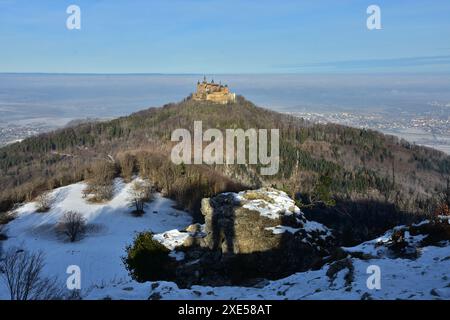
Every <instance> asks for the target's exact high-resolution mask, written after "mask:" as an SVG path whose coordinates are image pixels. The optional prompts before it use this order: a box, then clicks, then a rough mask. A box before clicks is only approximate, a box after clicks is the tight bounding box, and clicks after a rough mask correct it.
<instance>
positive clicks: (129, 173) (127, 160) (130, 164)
mask: <svg viewBox="0 0 450 320" xmlns="http://www.w3.org/2000/svg"><path fill="white" fill-rule="evenodd" d="M118 159H119V166H120V173H121V175H122V178H124V180H125V181H130V180H131V178H132V177H133V173H134V172H135V170H136V157H135V156H133V155H131V154H129V153H125V154H123V155H120V156H118Z"/></svg>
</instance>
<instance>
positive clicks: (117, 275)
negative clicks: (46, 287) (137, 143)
mask: <svg viewBox="0 0 450 320" xmlns="http://www.w3.org/2000/svg"><path fill="white" fill-rule="evenodd" d="M85 187H86V186H85V184H84V183H77V184H73V185H69V186H67V187H62V188H59V189H56V190H54V191H53V192H52V196H53V197H54V199H55V203H54V206H53V208H52V209H51V211H49V212H47V213H36V212H35V210H36V205H35V203H33V202H32V203H27V204H25V205H23V206H22V207H20V208H19V209H18V210H17V218H16V219H15V220H13V221H12V222H10V223H9V224H7V225H6V229H5V231H6V234H7V235H8V237H9V239H8V240H7V241H3V242H2V243H3V249H4V250H7V249H8V248H10V247H20V248H26V249H27V250H29V251H39V250H42V251H43V252H44V253H45V262H46V266H45V273H46V274H47V275H49V276H56V277H58V278H59V279H60V280H61V281H64V282H65V280H66V279H67V277H68V275H67V274H66V269H67V267H68V266H70V265H77V266H79V267H80V268H81V272H82V278H81V279H82V288H84V289H88V288H90V287H92V286H94V285H99V284H102V286H103V284H109V283H114V282H128V281H130V280H131V279H130V277H129V275H128V272H127V270H126V269H125V267H124V265H123V263H122V261H121V257H122V256H124V254H125V247H126V246H127V245H129V244H131V243H132V241H133V238H134V236H135V235H136V233H138V232H142V231H152V232H154V233H163V232H166V231H167V230H175V229H182V228H185V227H186V226H188V225H189V224H191V223H192V219H191V217H190V215H189V214H188V213H186V212H183V211H179V210H176V209H174V208H173V206H174V202H172V201H171V200H169V199H166V198H163V197H161V196H160V195H156V199H155V200H154V201H153V202H152V203H150V204H149V205H148V207H147V208H146V209H145V211H146V213H145V214H144V215H143V216H142V217H135V216H133V215H132V214H131V211H132V209H131V208H129V207H128V204H127V199H128V191H129V189H130V187H131V184H125V183H123V182H122V181H121V180H120V179H117V180H116V181H115V196H114V198H113V199H112V200H111V201H109V202H107V203H103V204H91V203H88V202H86V201H85V199H83V197H82V191H83V189H84V188H85ZM70 210H73V211H77V212H79V213H81V214H82V215H83V216H84V217H85V218H86V220H87V222H88V224H89V225H91V229H92V231H91V232H89V233H88V234H87V235H86V237H85V238H83V239H82V240H81V241H79V242H75V243H69V242H66V241H64V240H63V239H59V238H58V237H57V235H56V233H55V231H54V225H55V223H57V221H58V220H59V219H60V218H61V217H62V215H63V214H64V213H65V212H66V211H70ZM164 244H166V243H164ZM167 244H168V245H169V243H167ZM171 248H172V246H171V245H170V248H169V249H171ZM2 286H4V284H3V281H0V299H5V298H7V291H6V288H5V287H2Z"/></svg>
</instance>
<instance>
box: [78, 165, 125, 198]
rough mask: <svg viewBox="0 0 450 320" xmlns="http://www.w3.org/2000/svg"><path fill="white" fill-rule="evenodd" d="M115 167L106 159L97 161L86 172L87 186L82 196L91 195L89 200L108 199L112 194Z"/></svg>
mask: <svg viewBox="0 0 450 320" xmlns="http://www.w3.org/2000/svg"><path fill="white" fill-rule="evenodd" d="M116 173H117V168H116V166H115V164H114V163H112V162H108V161H98V162H96V163H94V165H93V166H92V167H91V168H90V170H89V172H88V176H89V179H88V182H87V188H86V190H85V191H84V196H85V197H87V196H88V195H91V197H90V198H89V201H92V202H102V201H107V200H110V199H111V198H112V197H113V195H114V187H113V180H114V178H115V176H116Z"/></svg>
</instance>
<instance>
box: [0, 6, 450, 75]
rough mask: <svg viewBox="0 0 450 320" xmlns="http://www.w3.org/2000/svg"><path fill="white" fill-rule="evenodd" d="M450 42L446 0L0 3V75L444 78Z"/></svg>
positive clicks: (449, 11)
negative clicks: (76, 21)
mask: <svg viewBox="0 0 450 320" xmlns="http://www.w3.org/2000/svg"><path fill="white" fill-rule="evenodd" d="M72 4H75V5H78V6H79V7H80V9H81V29H80V30H69V29H67V27H66V20H67V18H68V17H69V14H67V13H66V9H67V7H68V6H69V5H72ZM373 4H375V5H378V6H379V7H380V9H381V26H382V29H381V30H368V28H367V26H366V20H367V18H368V17H369V15H368V14H367V12H366V11H367V8H368V6H370V5H373ZM449 40H450V1H448V0H433V1H429V0H395V1H392V0H382V1H376V0H369V1H365V0H339V1H336V0H316V1H307V0H302V1H300V0H297V1H294V0H277V1H274V0H220V1H218V0H71V1H66V0H39V1H29V0H28V1H27V0H0V72H3V73H9V72H18V73H21V72H44V73H174V74H191V73H192V74H252V73H256V74H261V73H263V74H264V73H266V74H272V73H300V74H302V73H305V74H307V73H422V72H423V73H448V72H450V41H449Z"/></svg>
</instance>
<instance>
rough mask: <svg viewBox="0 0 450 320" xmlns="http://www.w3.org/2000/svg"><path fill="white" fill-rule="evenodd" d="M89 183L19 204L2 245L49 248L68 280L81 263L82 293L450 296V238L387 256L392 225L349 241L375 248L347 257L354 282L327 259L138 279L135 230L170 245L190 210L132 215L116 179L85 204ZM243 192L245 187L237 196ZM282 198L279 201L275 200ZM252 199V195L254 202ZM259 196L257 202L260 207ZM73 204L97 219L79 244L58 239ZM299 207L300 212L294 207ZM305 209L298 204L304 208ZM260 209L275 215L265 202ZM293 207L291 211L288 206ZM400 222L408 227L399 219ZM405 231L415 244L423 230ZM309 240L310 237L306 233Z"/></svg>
mask: <svg viewBox="0 0 450 320" xmlns="http://www.w3.org/2000/svg"><path fill="white" fill-rule="evenodd" d="M84 188H85V184H84V183H78V184H73V185H70V186H67V187H63V188H59V189H56V190H54V191H53V192H52V194H53V196H54V197H55V204H54V206H53V208H52V209H51V211H50V212H48V213H36V212H35V209H36V205H35V203H27V204H25V205H23V206H21V207H20V208H19V209H18V210H17V218H16V219H15V220H13V221H12V222H10V223H9V224H8V225H6V234H7V235H8V237H9V238H8V240H6V241H3V242H2V244H3V246H4V249H8V248H10V247H21V248H25V249H27V250H31V251H37V250H42V251H44V252H45V258H46V267H45V270H44V271H45V273H46V275H48V276H57V277H58V278H59V279H60V280H61V281H63V282H65V280H66V279H67V276H68V275H67V274H66V268H67V267H68V266H69V265H78V266H80V268H81V270H82V297H83V298H84V299H105V298H111V299H148V298H149V297H155V298H161V299H177V300H180V299H212V300H216V299H240V300H252V299H255V300H261V299H313V300H318V299H319V300H320V299H332V300H338V299H361V298H362V297H364V296H369V297H370V298H373V299H450V244H448V243H447V245H446V246H442V247H433V246H429V247H424V248H421V252H420V255H419V257H418V258H417V259H415V260H411V259H401V258H395V259H393V258H389V257H388V255H387V252H386V251H387V248H386V244H387V243H388V241H389V240H390V236H391V234H392V232H393V230H390V231H388V232H386V233H385V234H384V235H382V236H381V237H379V238H377V239H374V240H371V241H367V242H364V243H362V244H360V245H358V246H355V247H351V248H343V249H344V250H345V251H347V252H349V253H354V252H362V253H365V254H368V255H370V256H371V257H372V258H371V259H369V260H362V259H359V258H349V259H350V260H351V262H352V264H353V267H354V270H353V279H354V280H353V281H352V282H351V284H350V285H347V283H346V275H347V273H348V272H349V270H348V269H346V268H344V269H342V270H341V271H339V272H338V273H337V274H336V277H335V278H334V279H333V280H332V281H331V279H329V278H328V276H327V275H326V273H327V271H328V269H329V267H330V266H329V265H325V266H323V267H322V268H321V269H319V270H314V271H306V272H301V273H296V274H293V275H291V276H289V277H286V278H284V279H280V280H275V281H268V282H267V284H266V285H265V286H262V287H260V286H259V287H258V288H256V287H236V286H234V287H232V286H230V287H209V286H193V287H192V288H190V289H180V288H178V286H177V285H176V284H175V283H172V282H164V281H158V282H147V283H137V282H135V281H133V280H132V279H131V278H130V277H129V275H128V273H127V271H126V269H125V267H124V266H123V264H122V261H121V257H122V256H123V255H124V253H125V247H126V245H128V244H131V242H132V240H133V238H134V236H135V234H136V233H137V232H141V231H149V230H151V231H153V232H154V233H156V235H155V238H156V239H157V240H158V241H160V242H161V243H162V244H163V245H165V246H166V247H168V248H169V249H170V250H174V249H175V248H176V246H178V245H180V244H182V243H183V242H184V241H185V240H186V238H187V237H188V236H189V235H192V234H191V233H188V232H182V231H180V230H184V229H185V228H186V227H187V226H188V225H190V224H191V223H192V219H191V217H190V216H189V214H187V213H186V212H183V211H179V210H176V209H174V207H173V206H174V203H173V202H172V201H171V200H169V199H165V198H163V197H161V196H160V195H157V197H156V199H155V200H154V201H153V202H152V203H150V204H149V205H148V207H147V208H146V213H145V214H144V215H143V216H142V217H135V216H133V215H132V214H131V211H132V209H131V208H129V207H128V206H127V198H128V190H129V188H130V184H126V183H124V182H123V181H121V180H120V179H117V180H116V181H115V196H114V198H113V199H112V200H111V201H109V202H107V203H104V204H91V203H87V202H86V201H85V199H83V198H82V190H83V189H84ZM273 196H274V199H275V200H274V203H273V204H272V205H273V209H274V210H275V212H277V213H276V214H281V212H283V210H290V209H292V205H293V201H292V200H291V202H289V201H288V200H287V199H288V197H287V195H286V196H284V195H283V193H281V192H280V193H278V192H277V194H276V195H275V192H274V195H273ZM238 197H242V193H240V194H239V195H238ZM278 200H280V201H281V203H280V204H279V203H277V202H276V201H278ZM250 202H251V203H252V202H253V201H250ZM256 205H257V203H255V202H253V203H252V204H251V206H252V207H257V206H256ZM69 210H74V211H77V212H80V213H81V214H83V216H84V217H85V218H86V219H87V221H88V223H89V224H90V225H91V226H93V228H91V231H90V233H89V234H87V236H86V237H85V238H83V239H82V240H81V241H79V242H76V243H68V242H65V241H63V240H62V239H59V238H58V237H57V236H56V234H55V232H54V229H53V227H54V225H55V223H56V222H57V221H58V220H59V219H60V218H61V216H62V215H63V214H64V212H66V211H69ZM295 211H297V210H296V209H295ZM298 211H299V210H298ZM260 212H261V214H264V215H266V214H267V215H268V216H271V214H269V213H268V212H267V210H266V209H264V210H261V211H260ZM290 212H292V211H290ZM303 228H304V229H305V230H307V231H314V230H315V231H326V232H328V231H329V230H328V229H326V227H324V226H322V225H321V224H318V223H316V222H314V221H306V222H304V226H303ZM399 228H402V226H400V227H399ZM272 231H273V232H296V231H298V230H297V229H295V228H290V227H287V226H277V227H274V228H272ZM405 237H406V238H407V239H408V241H409V242H410V243H412V244H414V243H418V242H419V241H420V240H421V239H422V238H421V237H422V236H415V237H413V236H411V235H410V234H409V233H408V232H406V233H405ZM305 240H306V239H305ZM171 256H172V257H173V258H175V259H177V260H182V259H183V258H184V254H183V253H182V252H177V251H175V250H174V251H172V252H171ZM373 265H376V266H379V267H380V270H381V289H380V290H370V289H368V288H367V285H366V282H367V279H368V277H369V276H370V274H368V273H367V268H368V267H369V266H373ZM0 299H8V293H7V290H6V288H5V286H4V283H3V282H1V281H0Z"/></svg>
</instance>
